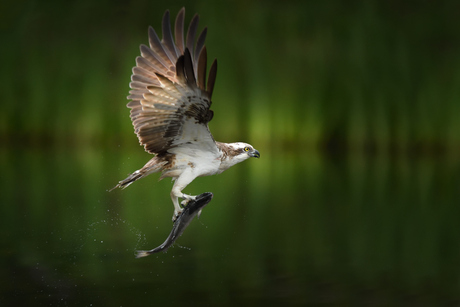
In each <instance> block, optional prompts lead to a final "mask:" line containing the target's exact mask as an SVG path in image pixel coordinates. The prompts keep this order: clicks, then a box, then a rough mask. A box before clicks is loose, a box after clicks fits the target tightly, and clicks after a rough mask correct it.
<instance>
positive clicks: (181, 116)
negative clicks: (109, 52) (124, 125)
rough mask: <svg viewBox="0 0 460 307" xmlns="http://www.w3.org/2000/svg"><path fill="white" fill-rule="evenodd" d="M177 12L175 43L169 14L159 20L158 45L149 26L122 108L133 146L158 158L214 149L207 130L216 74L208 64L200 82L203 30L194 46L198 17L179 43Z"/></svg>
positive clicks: (180, 24)
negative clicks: (193, 148) (182, 150)
mask: <svg viewBox="0 0 460 307" xmlns="http://www.w3.org/2000/svg"><path fill="white" fill-rule="evenodd" d="M184 17H185V9H184V8H182V9H181V10H180V11H179V13H178V15H177V18H176V23H175V41H174V40H173V34H172V30H171V25H170V18H169V11H166V13H165V14H164V16H163V33H162V34H163V38H162V40H161V41H160V39H159V38H158V35H157V34H156V33H155V30H153V28H152V27H150V28H149V43H150V48H149V47H147V46H145V45H141V46H140V50H141V55H142V56H140V57H137V58H136V64H137V65H136V66H135V67H134V68H133V74H132V76H131V80H132V82H131V83H130V87H131V89H132V90H131V91H130V95H129V96H128V99H131V102H129V103H128V107H129V108H131V120H132V122H133V126H134V129H135V132H136V134H137V136H138V138H139V142H140V143H141V144H142V145H144V148H145V150H146V151H147V152H149V153H152V154H161V153H164V152H166V151H168V150H169V149H171V148H177V147H181V146H190V145H191V144H197V145H198V146H199V147H200V148H206V149H207V150H211V151H217V146H216V143H215V141H214V138H213V137H212V135H211V132H210V131H209V128H208V122H209V121H210V120H211V119H212V117H213V112H212V110H210V109H209V108H210V106H211V96H212V91H213V88H214V83H215V79H216V71H217V61H216V60H214V62H213V64H212V66H211V69H210V72H209V77H208V81H207V83H206V61H207V54H206V47H205V45H204V41H205V38H206V32H207V29H206V28H205V29H204V30H203V31H202V32H201V34H200V35H199V36H198V39H197V41H196V43H195V36H196V32H197V27H198V20H199V17H198V15H195V16H194V17H193V19H192V21H191V22H190V26H189V28H188V31H187V37H186V41H185V44H184V27H183V26H184Z"/></svg>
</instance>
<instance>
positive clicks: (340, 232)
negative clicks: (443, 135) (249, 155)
mask: <svg viewBox="0 0 460 307" xmlns="http://www.w3.org/2000/svg"><path fill="white" fill-rule="evenodd" d="M147 159H148V155H147V154H146V153H143V152H142V150H140V149H139V150H136V151H133V152H123V151H122V150H120V149H119V148H118V151H114V150H113V148H110V149H100V148H87V149H80V150H77V149H67V150H61V151H59V150H38V149H37V150H19V149H17V150H14V151H8V150H5V149H3V150H2V151H1V154H0V161H1V164H0V165H1V173H2V175H1V178H2V179H1V195H0V200H1V204H2V206H1V226H0V229H1V235H2V238H3V244H2V248H1V251H0V261H1V262H2V263H1V268H2V269H1V270H2V272H1V276H2V277H1V290H0V304H1V305H2V306H16V305H23V306H66V305H71V306H146V305H159V304H163V305H164V304H167V305H178V306H179V305H186V304H187V305H190V304H191V303H193V304H208V305H217V304H219V305H232V306H233V305H234V304H244V305H278V304H281V303H282V304H287V305H290V304H292V305H296V304H299V305H301V304H302V305H309V306H338V305H350V306H356V305H358V306H362V305H366V306H388V305H395V306H439V305H449V306H457V305H459V298H460V295H459V294H460V288H459V287H460V226H459V222H458V219H459V216H460V208H459V205H458V199H459V197H460V192H459V182H460V172H459V163H460V160H459V159H458V158H451V159H449V158H448V157H445V156H442V157H439V156H430V155H424V156H422V157H408V158H398V157H392V156H355V155H353V154H348V155H343V156H326V155H322V154H319V153H315V152H289V151H285V152H282V151H281V150H280V149H278V150H273V151H272V152H271V153H269V152H262V158H261V159H259V160H256V159H251V160H250V161H246V162H244V163H243V164H240V165H238V166H236V167H234V168H232V169H230V170H228V171H226V172H224V173H223V174H221V175H218V176H214V177H206V178H199V179H198V180H196V182H194V183H193V184H192V185H190V186H189V187H188V188H187V189H186V190H185V192H188V193H192V194H199V193H202V192H205V191H211V192H213V193H214V195H215V196H214V199H213V201H212V202H211V203H210V204H209V205H208V206H207V207H206V208H205V210H204V211H203V214H202V216H201V218H200V219H199V220H194V221H193V222H192V224H191V225H190V227H189V228H188V229H187V230H186V232H185V233H184V235H183V236H182V237H181V238H179V240H178V241H177V244H176V245H175V247H173V248H171V249H169V251H168V252H167V253H166V254H163V253H162V254H158V255H153V256H150V257H148V258H144V259H135V258H134V251H135V250H136V249H150V248H153V247H156V246H158V245H159V244H160V243H162V242H163V240H164V239H165V238H166V236H167V235H168V234H169V231H170V230H171V226H172V223H171V220H170V219H171V215H172V212H173V206H172V204H171V203H170V199H169V191H170V188H171V183H170V181H169V180H163V181H161V182H157V178H158V176H157V175H152V176H151V177H152V178H146V179H143V180H141V181H139V182H136V183H135V184H133V185H132V186H130V187H129V188H127V189H126V190H123V191H121V190H118V191H113V192H110V193H109V192H107V191H106V190H107V189H109V188H111V187H112V186H113V185H114V184H116V182H117V181H118V180H119V179H122V178H124V176H125V175H126V174H127V173H129V172H131V171H134V170H135V169H137V168H138V167H140V166H142V164H143V162H144V161H146V160H147Z"/></svg>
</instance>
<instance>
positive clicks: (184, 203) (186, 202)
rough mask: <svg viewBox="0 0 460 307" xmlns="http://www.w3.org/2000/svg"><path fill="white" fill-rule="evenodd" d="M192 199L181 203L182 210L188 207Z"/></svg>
mask: <svg viewBox="0 0 460 307" xmlns="http://www.w3.org/2000/svg"><path fill="white" fill-rule="evenodd" d="M189 201H190V199H184V200H183V201H182V202H181V203H180V206H181V208H182V209H184V208H185V206H187V204H188V203H189Z"/></svg>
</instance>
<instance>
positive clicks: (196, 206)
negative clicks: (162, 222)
mask: <svg viewBox="0 0 460 307" xmlns="http://www.w3.org/2000/svg"><path fill="white" fill-rule="evenodd" d="M212 197H213V194H212V193H210V192H206V193H203V194H200V195H198V196H196V198H195V199H194V200H191V201H190V202H189V203H188V204H187V206H185V209H184V211H182V213H181V214H180V215H179V217H178V218H177V219H176V221H175V222H174V225H173V229H172V230H171V233H170V234H169V236H168V238H166V241H164V242H163V244H161V245H160V246H158V247H156V248H154V249H151V250H148V251H146V250H139V251H137V254H136V258H142V257H147V256H148V255H151V254H154V253H158V252H166V251H167V250H168V248H170V247H171V245H173V244H174V242H175V241H176V240H177V238H179V237H180V236H181V235H182V233H183V232H184V230H185V229H186V228H187V227H188V225H189V224H190V222H191V221H192V220H193V219H194V218H195V216H197V215H198V217H200V214H201V210H203V208H204V207H205V206H206V205H207V204H209V202H210V201H211V199H212Z"/></svg>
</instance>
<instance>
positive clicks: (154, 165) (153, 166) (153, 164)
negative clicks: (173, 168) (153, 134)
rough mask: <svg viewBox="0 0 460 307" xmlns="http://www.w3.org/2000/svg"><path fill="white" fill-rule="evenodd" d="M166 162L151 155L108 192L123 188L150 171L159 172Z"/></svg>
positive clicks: (150, 172)
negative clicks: (148, 159)
mask: <svg viewBox="0 0 460 307" xmlns="http://www.w3.org/2000/svg"><path fill="white" fill-rule="evenodd" d="M167 163H168V162H167V161H161V162H160V161H159V159H158V158H157V157H153V158H152V159H151V160H150V161H149V162H147V164H145V165H144V166H143V167H142V168H141V169H138V170H137V171H135V172H134V173H132V174H130V175H129V176H128V177H127V178H126V179H123V180H121V181H119V182H118V184H117V185H116V186H114V187H113V188H111V189H110V190H109V192H110V191H112V190H115V189H116V188H121V189H124V188H126V187H127V186H129V185H130V184H131V183H133V182H134V181H136V180H139V179H141V178H144V177H146V176H148V175H150V174H152V173H156V172H159V171H161V170H162V169H163V166H165V165H166V164H167Z"/></svg>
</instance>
